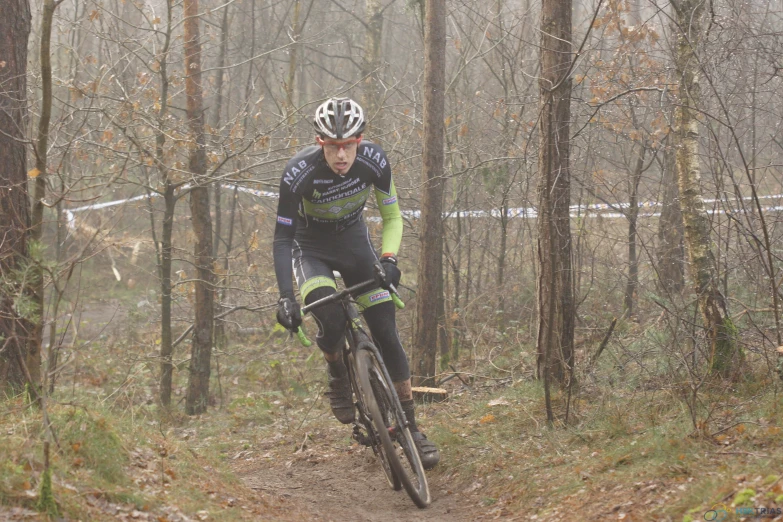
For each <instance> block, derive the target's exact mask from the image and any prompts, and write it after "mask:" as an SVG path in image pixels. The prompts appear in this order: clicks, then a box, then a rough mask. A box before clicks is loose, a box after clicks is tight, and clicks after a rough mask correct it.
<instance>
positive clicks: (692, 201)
mask: <svg viewBox="0 0 783 522" xmlns="http://www.w3.org/2000/svg"><path fill="white" fill-rule="evenodd" d="M673 6H674V8H675V11H676V14H677V24H678V28H679V32H678V36H677V58H676V60H675V62H676V70H677V76H678V78H679V97H680V100H679V102H680V103H679V104H678V106H677V113H676V121H677V126H678V127H677V132H676V136H677V142H678V143H677V180H678V184H679V188H680V203H681V207H682V217H683V224H684V226H685V245H686V250H687V252H688V260H689V261H690V266H691V277H692V280H693V286H694V290H695V292H696V296H697V298H698V301H699V308H700V310H701V313H702V315H703V318H704V328H705V330H706V332H707V338H708V340H709V344H710V367H711V368H712V369H713V370H715V371H717V372H718V373H719V374H720V375H722V376H728V375H729V374H730V373H731V370H732V367H733V366H734V365H735V364H736V363H737V362H738V360H737V359H738V357H739V353H738V352H737V350H736V342H735V339H734V338H735V330H734V326H733V324H732V323H731V320H730V319H729V318H728V312H727V309H726V300H725V298H724V296H723V294H721V292H720V288H719V281H718V274H717V268H716V261H715V256H714V254H713V252H712V241H711V238H710V220H709V216H708V215H707V212H706V211H705V209H704V199H703V197H702V193H701V186H700V178H701V171H700V165H699V121H698V119H697V108H698V106H699V101H700V87H699V75H698V70H699V64H698V62H697V58H696V53H695V49H696V47H697V46H698V42H699V39H700V37H701V33H702V18H703V14H704V6H705V4H704V3H702V2H700V1H698V0H685V1H683V2H677V3H675V4H673Z"/></svg>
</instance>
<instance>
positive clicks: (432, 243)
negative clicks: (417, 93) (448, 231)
mask: <svg viewBox="0 0 783 522" xmlns="http://www.w3.org/2000/svg"><path fill="white" fill-rule="evenodd" d="M424 60H425V61H424V151H423V169H422V183H423V187H422V198H421V221H420V223H421V224H420V226H421V229H420V232H419V241H420V253H419V266H418V269H419V272H418V284H417V298H416V330H415V337H414V349H413V357H412V359H413V361H412V368H411V373H412V374H413V375H414V380H415V381H416V383H417V384H426V383H429V382H431V379H432V377H433V376H434V375H435V358H436V354H437V351H438V319H439V317H438V315H439V311H440V310H441V309H442V308H441V304H442V301H441V296H440V295H439V292H442V281H443V220H442V217H441V210H442V207H443V185H444V183H443V163H444V154H443V144H444V128H443V116H444V104H445V93H444V89H445V85H446V2H445V0H432V1H429V2H427V6H426V14H425V31H424Z"/></svg>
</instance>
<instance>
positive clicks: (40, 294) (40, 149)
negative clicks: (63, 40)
mask: <svg viewBox="0 0 783 522" xmlns="http://www.w3.org/2000/svg"><path fill="white" fill-rule="evenodd" d="M56 7H57V6H56V5H55V3H54V0H44V2H43V13H42V15H41V56H40V60H41V117H40V118H39V119H38V135H37V139H36V145H35V170H36V172H37V176H36V177H35V185H34V189H33V215H32V223H31V225H32V227H31V229H30V240H31V241H34V242H36V243H39V244H40V243H41V238H42V237H43V213H44V199H45V198H46V176H47V174H48V173H47V172H46V169H47V161H46V160H47V152H48V151H47V149H48V148H49V122H50V120H51V117H52V52H51V40H52V19H53V18H54V10H55V8H56ZM42 261H43V259H37V260H34V264H33V277H32V284H33V294H34V300H35V307H36V313H37V321H36V323H35V328H34V330H33V335H32V336H30V339H29V340H28V344H27V361H26V363H27V369H28V370H29V372H30V377H31V378H32V379H33V382H35V383H36V385H37V386H40V385H41V345H42V343H43V327H44V274H43V268H42V266H41V264H40V263H41V262H42Z"/></svg>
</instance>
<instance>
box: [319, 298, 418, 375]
mask: <svg viewBox="0 0 783 522" xmlns="http://www.w3.org/2000/svg"><path fill="white" fill-rule="evenodd" d="M333 293H335V290H334V289H333V288H329V287H323V286H322V287H320V288H316V289H314V290H313V291H312V292H310V293H309V294H308V295H307V298H306V299H305V304H306V305H308V304H310V303H313V302H315V301H317V300H319V299H322V298H324V297H326V296H327V295H331V294H333ZM312 314H313V316H314V317H315V320H316V322H317V323H318V335H317V336H316V338H315V339H316V343H317V344H318V347H319V348H320V349H321V350H322V351H324V352H326V353H328V354H330V355H331V354H334V353H336V352H337V351H338V350H340V349H342V347H343V346H344V343H345V339H344V334H345V311H344V310H343V308H342V306H341V305H340V304H337V303H332V304H330V305H326V306H321V307H319V308H317V309H315V310H313V311H312ZM363 315H364V321H365V322H366V323H367V326H369V327H370V333H372V337H373V339H374V340H375V342H376V344H377V345H378V348H379V349H380V351H381V357H383V362H384V363H385V364H386V368H387V369H388V370H389V376H390V377H391V379H392V381H393V382H402V381H405V380H407V379H410V376H411V372H410V367H409V366H408V358H407V357H406V355H405V350H403V349H402V343H401V342H400V337H399V336H398V335H397V321H396V319H395V309H394V303H392V302H391V301H386V302H384V303H379V304H376V305H373V306H371V307H369V308H367V309H366V310H365V311H364V313H363Z"/></svg>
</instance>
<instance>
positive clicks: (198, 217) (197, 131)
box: [184, 0, 214, 415]
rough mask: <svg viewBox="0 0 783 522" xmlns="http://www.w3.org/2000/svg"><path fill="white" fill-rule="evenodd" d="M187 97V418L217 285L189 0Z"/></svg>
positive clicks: (195, 408)
mask: <svg viewBox="0 0 783 522" xmlns="http://www.w3.org/2000/svg"><path fill="white" fill-rule="evenodd" d="M184 12H185V24H184V31H185V42H184V50H185V71H186V76H185V93H186V96H187V119H188V125H189V127H190V133H191V149H190V161H189V168H190V172H191V174H192V176H193V179H192V180H191V183H192V184H193V187H192V188H191V190H190V216H191V222H192V226H193V232H194V234H195V237H196V243H195V248H194V252H193V257H194V262H195V265H196V280H195V283H194V290H195V311H194V312H195V313H194V318H193V324H194V328H193V346H192V350H191V356H190V375H189V381H188V393H187V398H186V401H185V410H186V412H187V414H188V415H196V414H199V413H204V412H205V411H206V409H207V404H208V402H209V374H210V359H211V356H212V333H213V331H212V330H213V307H214V287H213V281H212V280H213V271H212V268H213V267H212V218H211V216H210V212H209V210H210V209H209V189H208V183H207V179H206V173H207V156H206V147H205V137H204V110H203V105H204V102H203V96H204V95H203V91H202V88H201V41H200V37H199V18H198V14H199V3H198V0H185V2H184Z"/></svg>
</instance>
